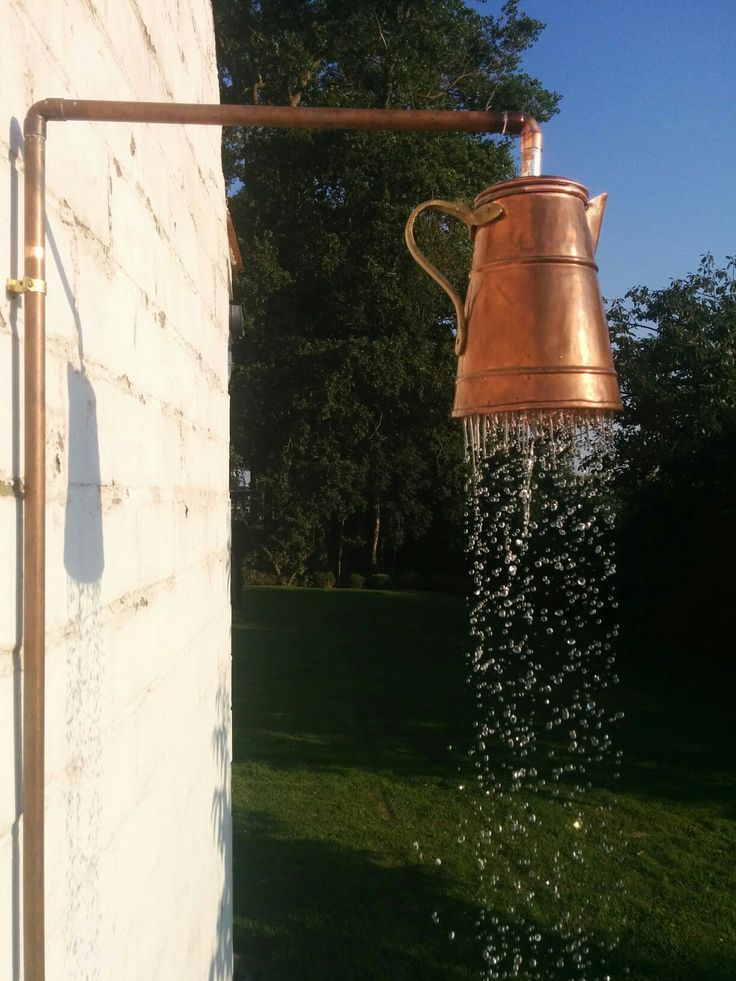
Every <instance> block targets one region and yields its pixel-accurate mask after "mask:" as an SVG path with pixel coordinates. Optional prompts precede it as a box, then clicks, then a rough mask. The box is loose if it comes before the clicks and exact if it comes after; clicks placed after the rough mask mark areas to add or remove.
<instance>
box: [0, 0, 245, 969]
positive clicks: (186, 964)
mask: <svg viewBox="0 0 736 981" xmlns="http://www.w3.org/2000/svg"><path fill="white" fill-rule="evenodd" d="M0 15H1V16H0V21H1V22H2V24H3V36H2V41H1V42H0V44H1V45H2V57H1V58H0V102H1V103H2V107H3V114H2V115H3V119H4V120H5V123H4V124H3V126H2V128H0V150H1V153H0V170H2V179H1V180H0V229H3V234H2V236H0V257H1V258H2V263H1V265H2V269H1V270H0V271H1V273H2V277H3V280H4V279H5V277H7V276H17V275H19V274H22V264H23V258H22V256H23V249H22V242H23V229H22V213H23V207H22V192H23V143H22V135H21V130H22V122H23V117H24V115H25V112H26V109H27V108H28V106H29V105H30V104H31V103H32V102H34V101H35V100H37V99H40V98H44V97H51V96H63V97H69V98H75V97H76V98H108V99H140V100H162V101H165V100H174V101H181V102H216V101H218V91H217V76H216V66H215V57H214V39H213V31H212V13H211V9H210V3H209V2H208V0H53V2H49V0H0ZM219 143H220V131H219V130H218V129H217V128H204V127H202V128H195V127H188V128H182V127H176V126H156V127H146V126H141V125H127V124H89V123H51V124H50V125H49V131H48V144H47V161H48V190H47V204H48V234H47V246H48V256H47V276H48V318H47V329H48V347H47V372H48V374H47V386H48V399H47V401H48V422H47V454H48V466H47V475H46V479H47V487H48V513H47V535H48V541H47V589H48V606H47V613H46V631H47V721H46V756H47V767H46V795H47V798H46V823H47V827H46V854H47V881H46V905H47V909H46V917H47V920H46V943H47V976H48V977H49V979H51V981H56V979H63V981H73V979H77V978H79V979H82V978H84V979H89V981H92V979H99V981H108V979H109V981H128V979H130V981H147V979H165V981H173V979H176V981H185V979H192V981H203V979H208V981H220V979H225V978H229V977H231V974H232V936H231V922H232V889H231V879H230V850H231V825H230V790H229V766H230V609H229V586H228V576H229V567H228V545H229V501H228V396H227V312H228V306H227V305H228V276H229V266H228V250H227V237H226V230H225V214H224V186H223V178H222V171H221V166H220V146H219ZM22 365H23V311H22V301H18V300H12V299H10V298H9V297H8V296H7V295H5V294H3V297H2V300H1V301H0V556H1V557H2V570H3V579H2V582H3V587H4V588H2V589H1V590H0V974H1V975H2V977H3V978H5V977H10V978H11V979H13V981H17V979H20V978H21V977H22V925H21V908H22V896H21V884H20V879H21V870H20V856H21V841H22V833H23V828H22V825H23V822H22V787H21V769H20V737H21V718H20V714H21V684H22V670H21V661H22V657H21V654H20V652H19V644H20V640H21V638H20V612H21V603H22V592H21V582H20V572H21V568H20V555H21V554H22V537H21V536H22V486H21V484H20V478H22V473H23V461H22V445H23V440H22V431H23V430H22V427H23V419H22V406H23V394H22V378H23V367H22ZM6 965H9V968H10V970H9V973H6Z"/></svg>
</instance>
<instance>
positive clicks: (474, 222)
mask: <svg viewBox="0 0 736 981" xmlns="http://www.w3.org/2000/svg"><path fill="white" fill-rule="evenodd" d="M426 208H431V209H432V210H433V211H439V212H441V213H442V214H446V215H451V216H452V217H453V218H457V219H458V220H459V221H462V222H463V223H464V224H465V225H467V226H468V229H469V231H470V232H471V234H472V233H473V230H474V229H475V228H477V227H478V226H479V225H487V224H488V223H489V222H491V221H494V220H495V219H496V218H498V217H500V215H501V214H503V208H502V207H501V205H500V204H494V203H493V202H491V203H489V204H482V205H481V206H480V207H479V208H477V209H476V210H475V211H473V210H472V209H471V208H469V207H468V206H467V205H466V204H464V203H463V202H462V201H443V200H442V199H441V198H433V199H432V200H431V201H424V202H423V203H422V204H418V205H417V206H416V208H414V210H413V211H412V213H411V214H410V215H409V219H408V221H407V223H406V229H405V232H404V235H405V238H406V245H407V248H408V249H409V252H410V253H411V255H412V258H413V259H414V260H415V262H417V263H418V264H419V265H420V266H421V267H422V269H423V270H424V271H425V272H426V273H427V275H429V276H431V277H432V279H433V280H434V281H435V282H436V283H439V285H440V286H441V287H442V289H443V290H444V291H445V293H447V295H448V296H449V297H450V299H451V300H452V302H453V304H454V306H455V315H456V317H457V333H456V335H455V354H456V355H457V356H458V357H460V355H461V354H462V353H463V351H464V350H465V343H466V340H467V330H466V328H465V304H464V302H463V300H461V299H460V297H459V296H458V294H457V292H456V291H455V289H454V288H453V287H452V286H451V284H450V283H449V281H448V280H447V279H446V277H445V276H443V275H442V273H441V272H440V271H439V269H437V268H436V267H435V266H433V265H432V263H431V262H430V261H429V259H427V258H426V256H424V255H423V254H422V253H421V252H420V251H419V248H418V247H417V243H416V242H415V240H414V222H415V221H416V220H417V218H418V217H419V215H420V214H421V213H422V211H424V210H425V209H426Z"/></svg>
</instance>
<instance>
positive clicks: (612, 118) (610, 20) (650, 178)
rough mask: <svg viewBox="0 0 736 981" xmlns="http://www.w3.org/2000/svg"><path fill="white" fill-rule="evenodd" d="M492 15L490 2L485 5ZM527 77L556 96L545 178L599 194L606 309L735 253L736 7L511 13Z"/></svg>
mask: <svg viewBox="0 0 736 981" xmlns="http://www.w3.org/2000/svg"><path fill="white" fill-rule="evenodd" d="M475 5H476V6H477V7H478V9H479V10H480V11H481V12H485V13H490V14H496V13H497V12H498V10H499V7H500V0H491V2H489V3H487V4H483V3H482V2H480V0H476V3H475ZM521 8H522V9H523V10H524V11H525V12H526V13H528V14H530V15H531V16H533V17H535V18H537V19H538V20H541V21H543V22H544V23H546V25H547V27H546V28H545V30H544V32H543V34H542V36H541V38H540V40H539V41H538V42H537V44H536V45H535V46H534V48H533V49H531V50H530V51H529V52H528V54H527V56H526V58H525V61H524V70H525V71H526V72H527V73H528V74H530V75H533V76H535V77H537V78H539V79H540V80H541V81H542V82H543V83H544V84H545V86H546V87H547V88H550V89H553V90H554V91H556V92H559V93H560V94H561V95H562V97H563V98H562V102H561V106H560V113H559V114H558V115H557V116H556V117H555V118H554V119H553V120H552V121H551V122H549V123H547V124H546V125H545V126H544V127H543V128H544V135H545V156H544V173H546V174H556V175H561V176H564V177H569V178H571V179H573V180H578V181H580V182H581V183H583V184H585V185H586V187H588V189H589V190H590V192H591V194H592V195H593V194H598V193H600V192H601V191H608V193H609V199H608V208H607V213H606V218H605V222H604V226H603V233H602V235H601V241H600V246H599V249H598V263H599V266H600V281H601V289H602V292H603V294H604V296H606V297H607V298H613V297H616V296H622V295H623V294H624V293H625V292H626V290H627V289H629V288H630V287H632V286H638V285H645V286H650V287H652V288H660V287H663V286H667V285H668V284H669V282H670V280H671V279H673V278H678V277H680V276H684V275H686V274H687V273H688V272H693V271H695V269H696V268H697V266H698V262H699V257H700V255H701V254H702V253H703V252H706V251H710V252H712V253H713V254H714V255H715V256H716V258H717V259H718V260H719V261H722V260H723V259H724V257H725V256H726V255H734V254H736V0H522V2H521Z"/></svg>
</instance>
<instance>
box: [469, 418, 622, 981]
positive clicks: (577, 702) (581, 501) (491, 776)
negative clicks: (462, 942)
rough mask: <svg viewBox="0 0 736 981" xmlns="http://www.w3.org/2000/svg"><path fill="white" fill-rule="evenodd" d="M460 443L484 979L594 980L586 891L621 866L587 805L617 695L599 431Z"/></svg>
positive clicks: (598, 972) (482, 424)
mask: <svg viewBox="0 0 736 981" xmlns="http://www.w3.org/2000/svg"><path fill="white" fill-rule="evenodd" d="M465 436H466V452H467V457H468V461H469V464H470V477H469V495H468V507H467V517H466V524H467V533H468V552H469V556H470V562H471V568H472V576H473V583H474V595H473V596H472V598H471V604H470V625H471V635H472V650H471V651H470V652H469V680H470V685H471V689H472V692H473V694H474V697H475V701H476V716H475V721H474V727H475V733H474V737H473V747H472V749H471V754H472V756H473V765H474V771H475V772H474V780H475V787H474V788H472V790H474V792H472V793H471V795H470V796H471V797H472V800H473V802H474V804H473V807H474V810H475V815H474V818H473V820H472V821H471V823H470V824H469V825H468V828H467V831H468V838H469V841H468V844H469V845H470V846H471V847H474V849H475V859H476V861H477V865H478V875H479V880H480V886H481V890H480V892H481V899H482V904H481V905H482V913H481V917H480V920H479V922H478V928H479V933H480V939H481V942H482V945H483V957H484V968H483V974H482V977H483V978H484V979H489V981H490V979H502V978H525V979H529V981H534V979H540V981H541V979H558V978H563V977H575V978H584V979H586V981H593V979H596V981H597V979H605V978H608V977H609V971H610V970H611V967H610V957H611V952H612V950H613V948H614V947H615V945H616V939H615V935H614V934H615V931H614V934H611V935H609V936H608V937H607V938H605V939H600V938H598V939H596V938H594V936H593V934H592V932H591V930H590V922H591V919H593V918H595V919H596V920H597V921H598V923H600V922H602V921H603V920H605V919H606V918H605V916H603V917H602V916H601V912H602V911H603V912H604V913H605V907H606V904H607V903H609V902H610V901H611V900H610V897H609V896H608V895H603V894H599V893H598V892H596V890H594V889H591V886H590V881H588V882H586V879H589V876H590V875H591V873H592V874H593V875H595V872H596V868H597V867H600V866H601V865H603V866H605V867H606V869H607V870H609V875H608V878H607V880H606V881H611V877H610V869H611V868H615V867H616V862H617V860H618V859H617V855H618V853H619V852H620V851H621V847H620V843H619V842H617V840H616V835H615V833H614V831H613V830H612V827H611V825H612V822H611V821H610V818H611V814H610V805H609V804H608V803H601V792H600V788H601V787H603V788H606V787H607V786H609V784H610V780H611V778H612V774H613V770H615V767H616V766H617V763H618V754H617V753H616V751H615V749H614V747H613V744H612V736H611V733H612V729H613V727H614V723H615V722H616V720H617V719H618V718H619V717H620V713H617V712H615V711H613V710H612V709H610V708H609V707H608V700H607V699H606V697H605V689H607V688H610V686H612V685H614V684H615V682H616V681H617V678H616V675H615V673H614V653H613V641H614V638H615V636H616V634H617V629H616V627H615V625H614V624H613V621H614V619H615V613H614V612H613V610H614V609H615V607H616V606H617V604H616V602H615V599H614V597H613V594H612V586H613V583H612V576H613V574H614V561H613V554H612V524H613V512H612V509H611V506H610V504H609V500H608V497H609V488H610V476H611V471H612V443H613V439H612V423H611V420H610V417H606V416H583V415H580V414H577V413H554V414H550V413H539V414H528V415H511V414H509V413H499V414H497V415H488V416H477V417H470V418H468V419H466V420H465ZM594 786H595V787H596V788H597V793H596V794H595V795H592V794H590V793H589V791H591V789H592V788H593V787H594ZM604 793H605V790H604ZM593 798H594V799H593ZM471 827H472V828H474V829H475V830H474V832H473V833H472V834H471V833H470V828H471ZM464 838H465V834H461V836H460V839H459V840H464ZM473 839H474V840H473ZM617 879H618V873H616V874H615V875H614V880H615V881H617ZM594 881H596V880H594ZM597 881H601V880H597ZM617 886H618V888H621V883H620V882H619V881H617ZM509 897H511V898H509ZM609 918H610V917H609Z"/></svg>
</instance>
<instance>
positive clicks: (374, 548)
mask: <svg viewBox="0 0 736 981" xmlns="http://www.w3.org/2000/svg"><path fill="white" fill-rule="evenodd" d="M380 534H381V498H380V497H377V498H376V503H375V504H374V505H373V532H372V534H371V555H370V560H371V572H375V571H376V569H377V568H378V539H379V536H380Z"/></svg>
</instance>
